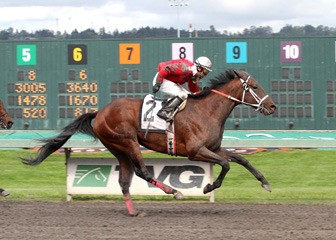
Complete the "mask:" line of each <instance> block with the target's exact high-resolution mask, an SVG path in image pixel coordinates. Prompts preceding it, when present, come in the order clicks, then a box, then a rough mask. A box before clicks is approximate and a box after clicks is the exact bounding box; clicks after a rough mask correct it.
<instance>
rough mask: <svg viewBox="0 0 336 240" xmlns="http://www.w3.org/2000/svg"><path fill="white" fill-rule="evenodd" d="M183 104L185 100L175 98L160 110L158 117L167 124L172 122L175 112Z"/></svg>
mask: <svg viewBox="0 0 336 240" xmlns="http://www.w3.org/2000/svg"><path fill="white" fill-rule="evenodd" d="M181 103H183V100H182V99H181V98H180V97H179V96H176V97H173V98H172V99H170V100H169V101H168V102H167V103H166V104H165V105H164V106H163V107H162V108H161V109H160V111H159V112H158V113H157V115H158V116H159V117H160V118H162V119H164V120H166V122H170V121H171V120H172V119H173V117H174V115H175V110H176V109H177V108H178V107H179V106H180V104H181Z"/></svg>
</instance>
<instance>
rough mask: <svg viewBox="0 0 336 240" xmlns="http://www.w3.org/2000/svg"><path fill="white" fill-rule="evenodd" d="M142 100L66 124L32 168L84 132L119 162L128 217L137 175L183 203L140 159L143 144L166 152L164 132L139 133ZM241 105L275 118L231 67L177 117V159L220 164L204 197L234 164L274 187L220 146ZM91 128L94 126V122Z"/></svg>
mask: <svg viewBox="0 0 336 240" xmlns="http://www.w3.org/2000/svg"><path fill="white" fill-rule="evenodd" d="M142 102H143V101H142V100H141V99H131V98H122V99H118V100H116V101H113V102H111V103H109V104H108V105H106V106H105V107H104V108H102V109H101V110H99V111H98V112H94V113H86V114H83V115H81V116H79V117H78V118H77V119H76V120H75V121H73V122H72V123H70V124H69V125H67V126H66V127H65V128H64V129H63V130H62V132H61V133H59V135H57V136H55V137H52V138H48V139H41V141H43V142H44V145H43V146H42V147H41V148H40V150H39V152H38V154H37V156H36V157H35V158H30V159H27V158H22V161H23V162H24V163H26V164H29V165H37V164H39V163H41V162H42V161H43V160H44V159H45V158H47V157H48V156H49V155H50V154H52V153H53V152H55V151H56V150H57V149H59V148H61V147H62V146H63V144H64V143H65V142H67V140H68V139H69V138H70V137H71V136H72V135H73V134H75V133H77V132H80V133H83V134H87V135H90V136H92V137H93V138H95V139H99V140H100V141H101V142H102V143H103V145H104V146H105V147H106V148H107V149H108V150H109V151H110V152H111V153H112V154H113V155H114V156H115V157H116V158H117V159H118V161H119V166H120V167H119V184H120V187H121V190H122V193H123V197H124V200H125V204H126V208H127V210H128V214H129V215H130V216H136V215H137V214H138V211H137V210H135V208H134V206H133V203H132V199H131V195H130V192H129V188H130V184H131V181H132V176H133V173H134V172H135V174H136V175H137V176H138V177H140V178H142V179H144V180H146V181H147V182H149V183H151V184H153V185H154V186H156V187H158V188H160V189H161V190H163V191H164V192H165V193H167V194H173V195H174V197H175V198H176V199H182V198H183V195H182V193H181V192H180V191H177V190H176V189H174V188H172V187H171V186H168V185H166V184H164V183H162V182H160V181H158V180H157V179H156V178H155V177H154V176H152V174H151V173H150V172H149V171H148V169H147V167H146V165H145V163H144V160H143V157H142V155H141V150H140V145H142V146H144V147H146V148H148V149H152V150H154V151H156V152H161V153H167V147H166V135H165V134H164V133H158V132H149V133H148V136H145V135H146V134H145V132H144V131H141V130H140V129H139V119H140V118H139V112H140V109H141V105H142ZM238 104H246V105H249V106H251V107H253V108H255V110H256V111H258V112H260V113H261V114H264V115H269V114H272V113H273V112H274V111H275V109H276V106H275V104H274V102H273V101H272V100H271V98H270V97H269V96H268V95H267V94H266V93H265V91H264V89H263V88H262V87H261V86H260V85H259V83H258V82H257V81H256V80H255V79H254V78H253V77H252V76H250V75H249V74H248V73H247V72H244V71H235V70H232V69H228V70H227V71H226V72H224V73H221V74H219V76H217V77H215V78H214V79H212V80H211V81H210V86H209V87H207V88H205V89H203V90H202V91H201V92H199V93H197V94H194V95H189V97H188V99H187V104H186V107H185V108H184V109H183V111H181V112H179V113H178V114H177V115H176V116H175V119H174V124H175V135H176V155H178V156H185V157H188V159H189V160H191V161H203V162H208V163H212V164H219V165H220V166H221V172H220V174H219V176H218V177H217V179H216V180H215V181H214V182H213V183H212V184H210V183H209V184H207V185H206V186H205V187H204V189H203V193H204V194H206V193H209V192H211V191H213V190H214V189H216V188H219V187H220V186H221V184H222V182H223V180H224V177H225V175H226V173H227V172H228V171H229V169H230V165H229V162H235V163H238V164H241V165H242V166H244V167H245V168H246V169H247V170H248V171H250V172H251V173H252V174H253V175H254V176H255V178H256V179H258V180H259V181H260V182H261V185H262V187H263V188H264V189H266V190H267V191H271V187H270V185H269V183H268V181H267V180H266V179H265V177H264V176H263V175H262V173H261V172H259V171H258V170H257V169H255V168H254V167H253V166H252V165H251V164H250V163H249V162H248V160H247V159H245V158H244V157H242V156H240V155H238V154H236V153H233V152H230V151H227V150H225V149H224V148H223V147H221V142H222V136H223V133H224V124H225V121H226V119H227V118H228V117H229V115H230V113H231V111H232V110H233V108H234V107H235V106H237V105H238ZM92 120H94V121H93V124H91V121H92Z"/></svg>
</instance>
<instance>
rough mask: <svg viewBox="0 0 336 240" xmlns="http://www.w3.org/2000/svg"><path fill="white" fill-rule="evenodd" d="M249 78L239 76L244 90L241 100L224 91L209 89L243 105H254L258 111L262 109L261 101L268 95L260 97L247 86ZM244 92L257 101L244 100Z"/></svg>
mask: <svg viewBox="0 0 336 240" xmlns="http://www.w3.org/2000/svg"><path fill="white" fill-rule="evenodd" d="M249 79H250V76H248V77H247V79H246V80H244V79H242V78H240V81H241V82H242V85H243V89H244V92H243V98H242V100H239V99H237V98H235V97H232V96H231V95H228V94H226V93H222V92H220V91H218V90H215V89H211V91H212V92H214V93H216V94H219V95H221V96H223V97H226V98H228V99H230V100H233V101H235V102H239V103H241V104H244V105H248V106H252V107H255V108H256V110H255V111H256V112H259V111H261V110H262V108H263V107H262V103H263V102H264V101H265V100H266V98H268V95H266V96H264V97H263V98H260V97H259V96H258V95H257V94H256V93H255V92H254V91H253V90H252V89H251V88H249V86H248V85H247V82H248V80H249ZM246 92H250V93H251V95H252V96H253V97H254V99H255V100H256V102H257V103H248V102H245V100H244V99H245V93H246Z"/></svg>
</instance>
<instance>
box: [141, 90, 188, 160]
mask: <svg viewBox="0 0 336 240" xmlns="http://www.w3.org/2000/svg"><path fill="white" fill-rule="evenodd" d="M169 99H170V98H169ZM169 99H159V98H154V96H153V95H151V94H148V95H146V96H145V98H144V100H143V102H142V107H141V111H140V114H139V117H140V121H139V125H140V126H139V128H140V131H146V132H159V133H165V134H166V135H167V153H168V154H170V155H172V156H173V155H176V151H175V129H174V121H172V122H166V121H165V120H163V119H161V118H160V117H158V116H157V115H156V114H157V113H158V111H159V110H160V109H161V108H162V106H164V105H165V104H166V103H167V102H168V101H169ZM186 104H187V100H184V101H183V103H182V104H181V105H180V107H179V108H178V109H177V112H180V111H182V110H183V109H184V108H185V106H186Z"/></svg>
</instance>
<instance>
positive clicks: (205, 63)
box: [195, 56, 212, 72]
mask: <svg viewBox="0 0 336 240" xmlns="http://www.w3.org/2000/svg"><path fill="white" fill-rule="evenodd" d="M195 64H196V66H197V67H202V68H205V69H206V70H208V71H210V72H211V71H212V69H211V68H212V63H211V61H210V59H209V58H207V57H204V56H202V57H199V58H197V59H196V60H195Z"/></svg>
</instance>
